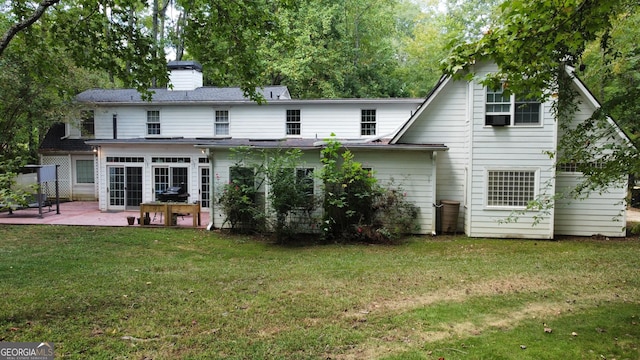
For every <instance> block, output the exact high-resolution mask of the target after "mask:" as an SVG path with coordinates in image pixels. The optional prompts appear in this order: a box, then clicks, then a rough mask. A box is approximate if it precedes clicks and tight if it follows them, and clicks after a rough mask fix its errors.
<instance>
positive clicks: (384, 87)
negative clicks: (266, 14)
mask: <svg viewBox="0 0 640 360" xmlns="http://www.w3.org/2000/svg"><path fill="white" fill-rule="evenodd" d="M397 5H398V1H395V0H394V1H376V0H357V1H348V2H339V1H335V0H313V1H305V2H299V3H298V4H297V6H295V7H291V8H287V9H283V10H282V11H280V12H279V13H278V14H277V15H278V19H279V20H278V21H279V23H280V24H281V26H282V28H283V31H286V33H287V34H288V36H287V38H286V39H284V40H283V39H275V41H262V42H261V43H260V44H259V46H258V51H259V53H261V54H264V56H262V57H263V58H264V59H265V60H266V62H265V73H264V74H263V76H264V79H265V82H268V83H270V84H284V85H287V86H288V87H289V89H290V91H291V93H292V94H293V95H294V96H296V97H299V98H336V97H347V98H352V97H389V96H406V93H404V92H403V89H402V86H401V85H402V84H401V81H399V80H398V79H397V77H395V76H394V72H395V70H396V69H397V67H398V66H399V62H398V59H397V52H398V51H397V41H396V36H397V29H396V26H395V21H396V20H395V17H396V12H397V9H398V7H397Z"/></svg>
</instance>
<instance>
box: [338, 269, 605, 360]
mask: <svg viewBox="0 0 640 360" xmlns="http://www.w3.org/2000/svg"><path fill="white" fill-rule="evenodd" d="M548 283H549V281H548V279H547V280H544V279H536V278H527V279H522V278H512V279H500V280H495V281H487V282H480V283H475V284H467V285H465V286H464V287H460V288H456V289H448V290H444V291H443V290H441V291H439V292H438V293H437V294H429V295H421V296H413V297H409V296H405V297H402V298H397V299H388V300H383V301H378V302H374V303H372V304H370V305H368V306H367V307H365V308H362V309H359V310H355V311H351V312H346V313H345V314H344V316H346V317H348V318H352V319H353V320H354V321H356V322H366V321H367V317H370V316H386V315H387V314H389V315H390V316H391V315H393V314H394V313H401V312H404V311H410V310H413V309H417V308H422V307H427V306H429V305H433V304H438V303H442V302H447V303H451V302H464V301H465V300H468V299H470V298H472V297H483V296H491V295H503V294H506V295H508V294H513V293H517V292H541V293H542V292H544V291H546V290H550V289H551V286H549V285H547V284H548ZM616 296H617V295H616V294H607V293H601V294H590V295H586V296H581V298H580V302H581V304H583V306H585V305H586V304H597V303H599V302H601V301H611V300H614V299H615V298H616ZM586 306H589V305H586ZM575 307H576V305H575V303H573V302H571V301H561V302H558V301H557V300H555V301H551V300H549V301H541V302H531V303H527V304H525V305H523V306H522V307H520V308H517V309H511V310H509V311H497V312H495V313H491V314H487V315H486V316H484V317H482V318H481V319H477V318H476V319H475V321H474V322H471V321H461V322H457V323H439V324H433V325H432V326H429V328H428V329H415V328H411V329H401V328H398V329H393V330H391V331H389V332H387V333H386V334H385V335H384V336H382V337H380V338H372V339H370V340H369V341H366V342H365V343H362V344H359V345H358V346H355V347H353V348H350V349H346V350H345V349H343V350H344V352H341V351H338V352H341V353H339V354H326V358H327V359H337V360H351V359H370V358H379V357H381V356H385V355H390V354H395V353H399V352H402V351H405V350H409V349H411V348H415V345H416V344H428V343H435V342H438V341H446V340H447V339H453V338H465V337H470V336H478V335H481V334H482V333H483V332H486V331H492V330H496V329H499V330H503V331H507V330H509V329H512V328H514V327H516V326H518V325H519V324H520V323H521V322H523V321H526V320H530V319H540V324H541V331H543V328H542V324H543V322H545V321H546V322H550V321H551V320H553V318H555V317H557V316H561V315H563V314H565V313H569V312H572V311H573V309H574V308H575Z"/></svg>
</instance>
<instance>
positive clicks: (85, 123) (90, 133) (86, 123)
mask: <svg viewBox="0 0 640 360" xmlns="http://www.w3.org/2000/svg"><path fill="white" fill-rule="evenodd" d="M95 135H96V128H95V114H94V112H93V110H84V111H82V114H81V118H80V136H82V137H83V138H85V139H87V138H89V139H93V138H94V137H95Z"/></svg>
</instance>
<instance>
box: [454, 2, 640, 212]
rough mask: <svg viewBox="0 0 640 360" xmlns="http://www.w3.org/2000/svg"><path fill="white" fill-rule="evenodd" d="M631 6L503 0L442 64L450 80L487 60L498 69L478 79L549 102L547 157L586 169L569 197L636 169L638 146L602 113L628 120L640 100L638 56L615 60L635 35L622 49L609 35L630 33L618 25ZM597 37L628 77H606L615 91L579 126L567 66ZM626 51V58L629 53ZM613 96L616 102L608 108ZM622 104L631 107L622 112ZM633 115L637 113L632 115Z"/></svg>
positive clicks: (630, 48) (633, 46)
mask: <svg viewBox="0 0 640 360" xmlns="http://www.w3.org/2000/svg"><path fill="white" fill-rule="evenodd" d="M637 8H638V3H637V1H628V0H616V1H606V2H602V1H584V0H571V1H535V2H531V1H524V0H518V1H505V2H504V3H503V4H502V5H500V7H499V8H498V9H497V16H496V17H495V18H494V19H493V22H492V24H491V25H490V26H489V27H488V28H487V29H486V32H485V34H484V35H483V36H482V37H481V38H479V39H476V40H473V41H470V42H464V41H461V42H458V43H456V44H454V45H452V51H451V54H450V56H449V57H448V59H446V61H444V62H443V68H444V70H445V72H446V73H448V74H451V75H453V76H454V77H456V78H465V79H467V80H470V79H472V78H474V77H475V74H474V73H473V66H474V65H475V64H476V63H477V62H479V61H484V60H489V61H493V62H495V63H496V64H497V65H498V68H499V70H498V71H497V72H495V73H490V74H488V75H487V76H485V77H484V78H481V79H477V80H480V82H481V83H482V84H484V85H486V86H490V87H496V86H498V85H499V84H501V83H503V82H504V83H505V91H506V92H507V93H516V94H521V93H526V94H530V95H532V96H535V97H537V98H538V99H540V100H549V99H551V100H553V101H554V105H553V106H554V107H553V112H554V115H555V117H556V119H557V121H558V127H559V132H560V138H559V146H558V153H554V154H550V155H551V156H556V157H557V159H556V162H557V163H558V164H574V165H576V168H577V170H578V171H581V172H582V173H583V174H584V175H585V176H584V181H583V182H582V183H581V184H580V185H579V186H578V187H576V188H575V189H574V191H573V192H572V194H571V195H572V196H574V197H580V196H584V195H585V194H586V193H587V192H588V191H594V190H596V191H600V190H602V189H604V188H606V187H607V186H609V185H611V184H612V183H615V182H619V181H621V180H622V179H624V178H625V177H626V176H627V175H628V174H629V173H636V172H637V170H638V169H640V166H638V161H637V159H638V155H637V150H636V149H635V148H632V147H630V146H629V144H628V143H625V141H624V139H623V140H622V141H621V140H620V136H619V134H617V133H616V129H615V127H613V126H611V124H610V122H609V120H608V118H607V116H608V115H611V114H613V113H617V114H619V115H622V116H623V118H626V119H630V117H629V116H628V114H630V113H635V112H634V111H633V109H634V108H635V105H633V104H634V103H635V102H634V101H635V100H634V99H637V98H638V96H635V94H636V92H637V89H638V86H636V85H637V82H636V81H635V80H631V79H634V78H635V77H637V70H638V69H637V67H636V66H635V65H634V64H637V62H636V63H634V61H627V62H621V61H620V58H619V56H621V55H622V54H623V53H624V54H637V41H629V40H628V39H627V40H625V41H624V43H625V46H624V47H623V46H620V43H618V46H616V48H617V49H618V50H616V48H612V47H611V45H613V44H615V43H616V42H614V41H612V36H613V34H615V37H616V39H620V38H623V36H622V34H620V32H621V31H623V32H627V33H628V32H630V31H631V32H636V31H635V30H629V29H630V28H632V29H633V28H634V27H633V26H630V27H627V26H625V27H624V30H623V28H620V27H619V26H620V25H619V24H625V23H626V22H625V21H626V19H630V20H629V22H632V21H633V20H632V19H634V18H635V15H633V14H635V13H636V11H635V10H636V9H637ZM636 33H637V32H636ZM596 41H597V42H599V45H600V46H601V48H602V49H603V50H602V51H603V53H604V58H605V59H608V60H607V61H613V60H616V61H617V64H620V63H624V64H625V68H626V69H628V70H629V71H628V72H627V71H624V75H621V76H620V77H619V80H622V79H628V80H631V81H616V82H611V83H610V84H611V86H612V87H613V88H615V89H616V90H615V91H611V92H610V94H615V95H613V96H612V101H611V102H605V105H604V107H603V108H602V109H601V110H598V111H596V112H595V113H594V114H593V115H592V116H591V117H590V118H589V119H588V120H587V121H585V122H583V123H580V124H578V123H577V122H576V121H575V115H576V114H577V113H578V104H579V101H578V93H577V92H576V90H575V89H574V86H573V84H572V82H573V79H572V76H573V75H572V74H569V75H568V74H567V72H566V71H567V65H571V66H574V67H577V68H580V65H582V64H584V63H585V60H589V61H592V62H593V61H594V60H593V56H590V57H589V56H586V57H585V49H587V47H588V46H589V45H590V44H594V43H595V42H596ZM623 49H624V50H623ZM591 52H593V51H591ZM587 55H589V52H587ZM634 56H635V55H634ZM624 57H625V58H627V59H629V56H628V55H626V56H624ZM636 57H637V56H636ZM631 58H633V56H632V57H631ZM608 64H613V62H610V63H608ZM607 66H608V65H604V64H603V65H601V66H600V67H596V69H594V70H595V74H593V75H592V76H594V77H595V79H597V80H596V82H598V81H603V83H607V80H606V79H607V76H609V75H610V74H611V71H610V70H605V69H604V67H607ZM634 67H635V68H634ZM613 68H615V67H613ZM587 69H589V66H587ZM594 70H588V71H594ZM615 71H619V69H618V70H615ZM620 74H622V73H620ZM603 75H604V76H603ZM591 83H594V81H593V80H592V81H591ZM605 88H606V87H602V86H600V87H596V89H601V90H599V91H598V93H600V94H603V93H604V92H605V90H604V89H605ZM614 99H615V100H614ZM616 102H617V103H618V105H622V106H619V107H616V106H614V104H615V103H616ZM623 104H624V105H623ZM627 106H628V108H627V109H626V110H623V109H624V108H625V107H627ZM627 110H631V111H630V112H628V113H627V112H626V111H627ZM632 117H633V118H634V119H635V116H634V115H633V116H632ZM624 123H627V124H629V125H627V126H626V128H627V129H633V128H634V126H635V125H630V124H632V123H635V120H633V121H624ZM533 206H534V207H539V208H542V209H544V207H545V204H544V202H543V201H536V202H534V204H533Z"/></svg>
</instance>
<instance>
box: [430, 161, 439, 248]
mask: <svg viewBox="0 0 640 360" xmlns="http://www.w3.org/2000/svg"><path fill="white" fill-rule="evenodd" d="M437 154H438V153H437V152H436V151H432V152H431V179H432V180H431V194H432V196H433V199H432V200H433V207H432V208H431V236H436V235H437V233H436V221H437V218H436V214H437V213H438V208H437V206H438V205H437V204H436V188H437V186H436V182H437V180H436V179H437V178H436V175H437V169H438V166H437V161H436V158H437Z"/></svg>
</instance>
